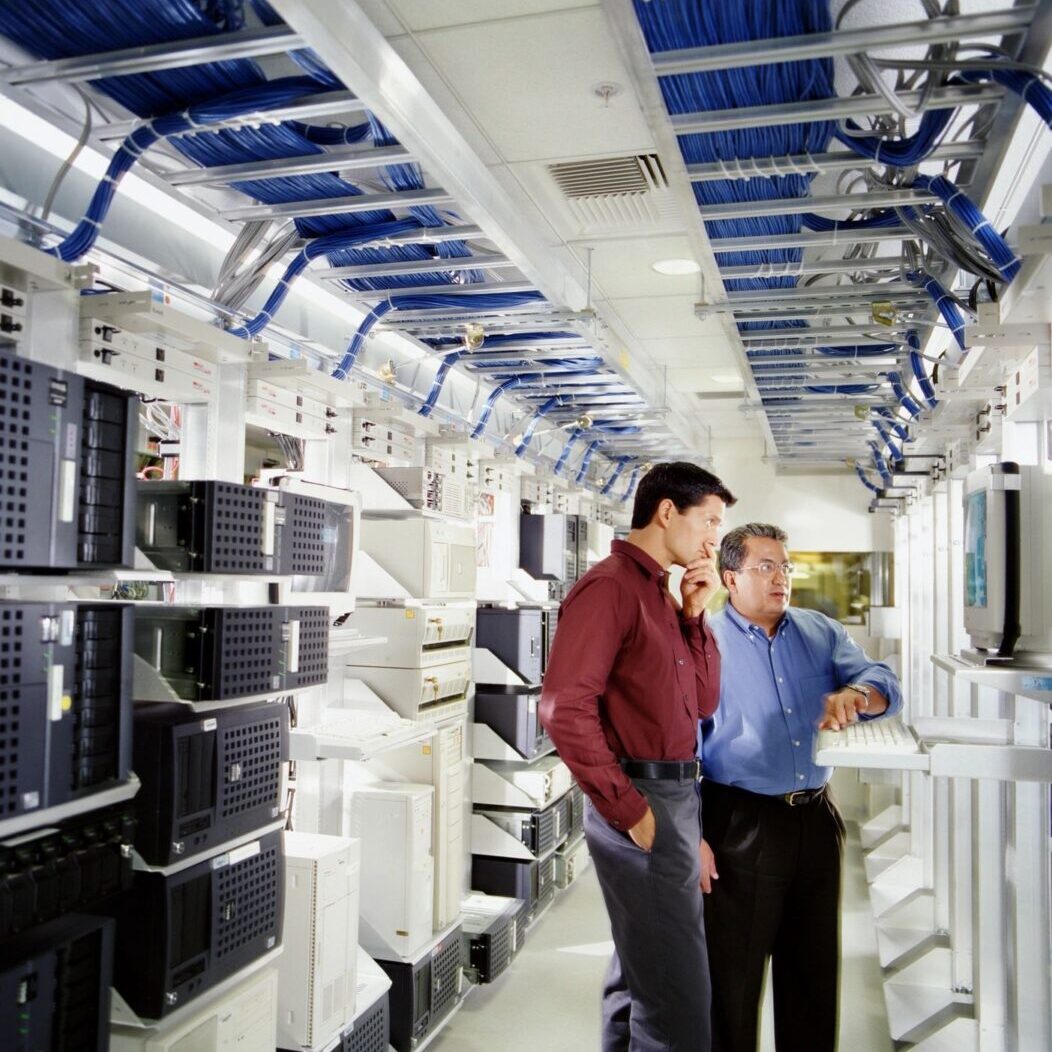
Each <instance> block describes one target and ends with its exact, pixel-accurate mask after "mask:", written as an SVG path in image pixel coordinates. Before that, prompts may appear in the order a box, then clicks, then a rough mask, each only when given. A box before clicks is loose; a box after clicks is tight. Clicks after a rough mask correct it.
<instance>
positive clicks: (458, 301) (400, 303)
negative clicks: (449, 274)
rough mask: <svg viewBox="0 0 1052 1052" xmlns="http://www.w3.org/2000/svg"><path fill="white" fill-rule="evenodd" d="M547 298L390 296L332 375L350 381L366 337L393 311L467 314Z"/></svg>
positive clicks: (535, 294) (517, 295) (501, 294)
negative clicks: (441, 311) (464, 312)
mask: <svg viewBox="0 0 1052 1052" xmlns="http://www.w3.org/2000/svg"><path fill="white" fill-rule="evenodd" d="M543 299H544V297H543V296H542V295H541V294H540V293H539V292H514V293H512V292H493V293H482V294H481V295H478V296H470V297H468V296H464V297H457V296H442V295H434V296H414V295H412V294H410V293H406V294H405V295H402V296H390V297H388V298H387V299H386V300H384V301H383V302H382V303H378V304H377V305H376V306H375V307H373V309H372V310H371V311H369V313H368V314H367V315H366V316H365V318H364V320H363V321H362V323H361V324H360V325H359V326H358V331H357V332H356V333H355V334H354V336H353V337H352V338H351V342H350V343H349V344H348V345H347V350H346V351H345V352H344V355H343V358H342V359H341V360H340V364H339V365H337V366H336V368H335V369H334V370H333V373H332V375H333V376H334V377H336V379H337V380H345V379H347V376H348V374H349V373H350V371H351V369H353V368H354V363H355V362H356V361H357V360H358V354H359V353H360V352H361V349H362V345H363V344H364V343H365V338H366V337H367V336H368V335H369V333H370V332H372V330H373V328H374V326H375V325H376V323H377V322H378V321H380V319H381V318H383V317H384V315H385V314H388V313H389V312H390V311H392V310H440V309H443V308H445V309H452V310H463V311H481V310H486V309H487V308H488V309H491V310H501V309H504V310H506V309H508V308H510V307H519V306H522V305H523V304H526V303H540V302H542V301H543Z"/></svg>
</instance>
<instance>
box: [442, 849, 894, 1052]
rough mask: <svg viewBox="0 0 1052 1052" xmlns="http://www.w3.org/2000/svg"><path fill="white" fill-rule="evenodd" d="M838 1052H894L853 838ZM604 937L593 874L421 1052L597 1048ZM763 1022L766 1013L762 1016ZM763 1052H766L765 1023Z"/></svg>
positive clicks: (559, 902)
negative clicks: (517, 954)
mask: <svg viewBox="0 0 1052 1052" xmlns="http://www.w3.org/2000/svg"><path fill="white" fill-rule="evenodd" d="M845 862H846V867H845V874H844V876H845V880H844V896H843V937H842V942H843V973H842V974H843V980H842V997H841V1013H840V1048H841V1049H843V1050H845V1052H847V1050H850V1052H892V1044H891V1040H890V1038H889V1037H888V1027H887V1018H886V1016H885V1012H884V999H883V997H882V995H881V991H880V970H879V967H878V964H877V959H876V940H875V936H874V930H873V920H872V914H871V913H870V911H869V902H868V899H867V897H866V885H865V880H864V878H863V873H862V859H861V856H860V853H859V848H858V839H857V831H855V830H853V829H852V836H851V838H850V840H849V842H848V850H847V857H846V859H845ZM609 938H610V928H609V925H608V923H607V919H606V912H605V910H604V909H603V902H602V898H601V897H600V894H599V888H598V885H597V884H596V882H595V874H594V871H593V870H592V869H591V868H589V869H588V871H587V872H586V873H585V874H584V875H583V876H582V877H581V878H580V879H579V880H578V882H577V883H576V884H574V885H573V886H572V887H570V888H568V889H567V890H566V891H565V892H563V893H562V894H561V895H560V896H559V897H558V898H557V899H556V901H555V904H554V905H553V906H552V908H551V909H550V910H549V911H548V912H547V914H546V915H545V916H544V917H543V918H542V919H541V921H540V923H539V924H537V926H536V927H534V929H533V930H532V931H531V932H530V937H529V939H528V940H527V943H526V946H525V947H524V948H523V950H522V952H521V953H520V954H519V956H518V958H517V959H516V960H515V962H514V963H513V964H512V966H511V968H510V969H509V971H508V972H506V973H505V974H504V975H503V976H501V978H500V979H498V980H497V982H495V983H492V984H490V985H488V986H481V987H479V988H478V989H476V990H474V991H473V992H472V993H471V995H470V996H469V997H468V999H467V1000H466V1001H465V1003H464V1005H463V1006H462V1007H461V1009H460V1011H459V1012H458V1013H457V1014H456V1015H455V1016H454V1017H453V1019H452V1020H451V1021H450V1022H449V1024H448V1025H447V1026H446V1027H445V1028H444V1029H443V1031H442V1032H441V1033H440V1034H439V1035H437V1037H436V1039H435V1040H434V1041H433V1042H432V1043H431V1044H430V1045H429V1046H428V1047H429V1049H434V1050H436V1052H493V1050H494V1049H500V1050H501V1052H538V1050H544V1052H547V1050H549V1049H575V1050H576V1049H579V1050H582V1052H587V1050H589V1049H598V1047H599V984H600V980H601V979H602V975H603V970H604V968H605V967H606V962H607V958H608V956H609V947H610V944H609V942H608V940H609ZM765 1015H769V1013H765ZM761 1049H762V1052H774V1042H773V1039H772V1038H771V1033H770V1025H769V1021H768V1020H767V1019H765V1026H764V1034H763V1040H762V1043H761Z"/></svg>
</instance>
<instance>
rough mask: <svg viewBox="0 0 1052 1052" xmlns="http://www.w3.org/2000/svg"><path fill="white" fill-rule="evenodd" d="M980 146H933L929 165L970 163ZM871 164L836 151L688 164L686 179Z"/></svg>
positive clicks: (722, 178) (706, 179)
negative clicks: (958, 162)
mask: <svg viewBox="0 0 1052 1052" xmlns="http://www.w3.org/2000/svg"><path fill="white" fill-rule="evenodd" d="M982 153H983V144H982V143H981V142H978V141H976V142H953V143H944V144H943V145H941V146H936V147H935V149H934V150H932V152H931V153H930V154H928V157H927V159H928V160H929V161H970V160H974V159H975V158H976V157H981V156H982ZM872 163H873V162H872V161H870V160H868V159H867V158H865V157H862V156H860V155H859V154H857V153H853V152H850V151H846V150H837V151H834V152H831V153H797V154H786V155H784V156H782V157H735V158H733V159H732V160H729V161H710V162H708V163H706V164H688V165H687V177H688V178H689V179H690V181H691V182H692V183H708V182H723V181H725V180H733V179H753V178H755V177H757V176H771V175H817V174H819V173H822V172H849V171H851V170H852V169H855V168H869V167H870V166H871V165H872Z"/></svg>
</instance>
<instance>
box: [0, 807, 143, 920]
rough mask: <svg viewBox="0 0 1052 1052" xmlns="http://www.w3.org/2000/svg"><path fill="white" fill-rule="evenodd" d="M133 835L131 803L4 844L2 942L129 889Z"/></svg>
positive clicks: (0, 850)
mask: <svg viewBox="0 0 1052 1052" xmlns="http://www.w3.org/2000/svg"><path fill="white" fill-rule="evenodd" d="M134 830H135V820H134V810H133V805H132V803H131V802H130V801H129V802H128V803H124V804H118V805H116V806H114V807H108V808H103V809H102V810H99V811H90V812H88V813H87V814H84V815H77V816H76V817H74V818H69V819H67V820H66V821H64V822H61V823H58V824H57V825H54V826H46V827H45V828H43V829H38V830H35V831H34V832H32V833H23V834H21V835H20V836H15V837H11V838H10V839H9V840H6V841H3V842H0V940H2V939H6V938H8V937H9V936H11V935H13V934H15V933H16V932H20V931H26V930H27V929H29V928H32V927H35V926H36V925H38V924H44V923H46V922H48V921H51V920H54V919H55V918H56V917H60V916H61V915H62V914H64V913H70V912H73V911H74V910H76V911H84V910H92V909H98V908H100V907H102V906H104V905H105V904H106V903H107V901H108V900H110V899H112V898H113V897H114V896H116V895H119V894H120V893H121V892H122V891H125V890H127V889H128V888H129V887H130V886H131V877H132V860H131V846H132V839H133V837H134Z"/></svg>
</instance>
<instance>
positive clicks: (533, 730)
mask: <svg viewBox="0 0 1052 1052" xmlns="http://www.w3.org/2000/svg"><path fill="white" fill-rule="evenodd" d="M540 700H541V691H540V687H479V686H477V687H476V688H475V722H476V723H484V724H485V725H486V726H487V727H489V728H491V729H492V730H493V731H494V732H495V733H496V734H497V735H498V736H499V737H500V738H502V739H503V740H504V741H505V742H507V744H508V745H510V746H511V747H512V748H513V749H514V750H515V751H516V752H517V753H518V754H519V755H520V756H521V757H522V758H523V759H524V760H532V759H533V758H534V757H536V756H543V755H544V754H545V753H548V752H551V751H552V749H553V745H552V740H551V738H549V737H548V732H547V731H546V730H545V729H544V728H543V727H542V726H541V724H540V721H539V720H538V719H537V705H538V703H539V702H540Z"/></svg>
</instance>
